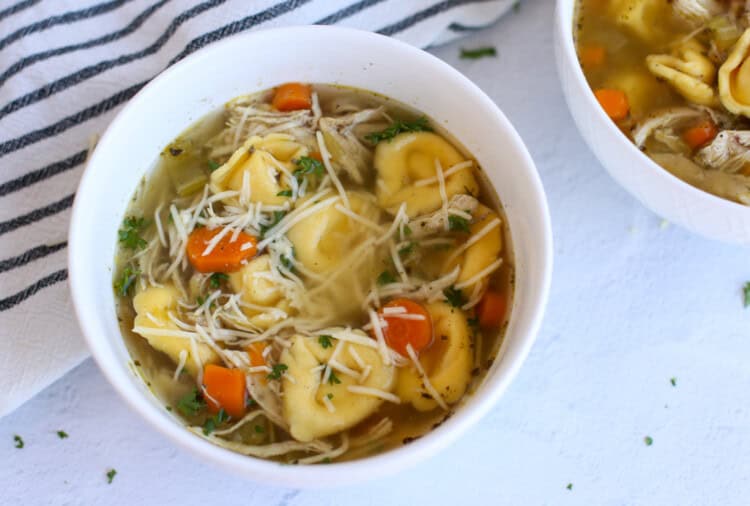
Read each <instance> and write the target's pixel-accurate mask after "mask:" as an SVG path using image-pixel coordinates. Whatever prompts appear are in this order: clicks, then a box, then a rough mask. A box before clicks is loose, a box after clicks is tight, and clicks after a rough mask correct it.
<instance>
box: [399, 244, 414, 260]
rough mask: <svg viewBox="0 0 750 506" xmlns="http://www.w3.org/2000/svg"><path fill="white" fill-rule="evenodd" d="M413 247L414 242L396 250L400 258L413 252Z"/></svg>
mask: <svg viewBox="0 0 750 506" xmlns="http://www.w3.org/2000/svg"><path fill="white" fill-rule="evenodd" d="M414 246H415V243H414V241H411V242H409V244H407V245H406V246H404V247H403V248H401V249H400V250H398V254H399V255H400V256H402V257H403V256H406V255H409V254H411V253H412V252H413V251H414Z"/></svg>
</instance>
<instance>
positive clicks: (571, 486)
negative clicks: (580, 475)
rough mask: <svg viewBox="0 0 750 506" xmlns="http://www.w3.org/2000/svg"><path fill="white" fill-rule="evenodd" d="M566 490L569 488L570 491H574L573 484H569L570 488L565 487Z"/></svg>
mask: <svg viewBox="0 0 750 506" xmlns="http://www.w3.org/2000/svg"><path fill="white" fill-rule="evenodd" d="M565 488H567V489H568V490H573V484H572V483H568V486H567V487H565Z"/></svg>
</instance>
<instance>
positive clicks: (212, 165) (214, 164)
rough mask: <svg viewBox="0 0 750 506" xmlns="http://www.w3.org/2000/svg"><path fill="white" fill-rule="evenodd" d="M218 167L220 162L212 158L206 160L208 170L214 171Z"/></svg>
mask: <svg viewBox="0 0 750 506" xmlns="http://www.w3.org/2000/svg"><path fill="white" fill-rule="evenodd" d="M219 167H221V164H220V163H218V162H214V161H213V160H209V161H208V170H210V171H211V172H213V171H215V170H216V169H218V168H219Z"/></svg>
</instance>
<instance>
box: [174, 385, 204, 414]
mask: <svg viewBox="0 0 750 506" xmlns="http://www.w3.org/2000/svg"><path fill="white" fill-rule="evenodd" d="M205 408H206V402H205V401H204V400H203V398H202V397H201V395H200V392H198V389H197V388H193V390H192V391H191V392H190V393H187V394H185V395H184V396H183V397H182V398H181V399H180V400H179V401H178V402H177V409H179V410H180V412H181V413H182V414H183V415H185V416H195V415H197V414H198V413H199V412H200V411H203V410H204V409H205Z"/></svg>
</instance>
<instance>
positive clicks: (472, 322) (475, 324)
mask: <svg viewBox="0 0 750 506" xmlns="http://www.w3.org/2000/svg"><path fill="white" fill-rule="evenodd" d="M466 323H468V324H469V328H470V329H471V330H472V331H473V332H476V331H477V330H479V317H478V316H473V317H471V318H467V319H466Z"/></svg>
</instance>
